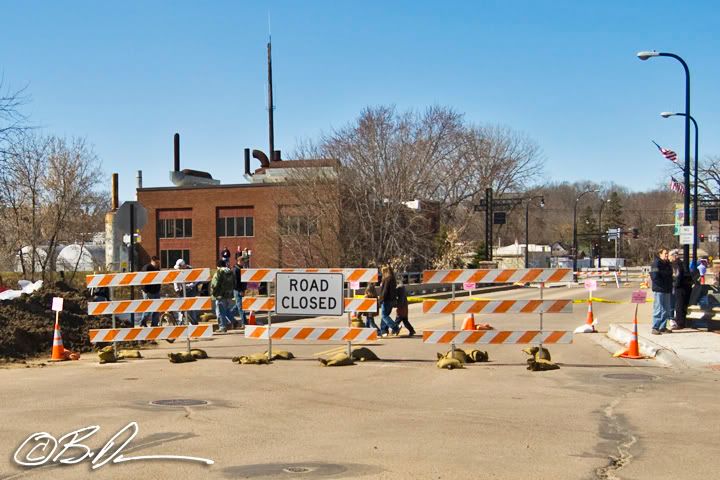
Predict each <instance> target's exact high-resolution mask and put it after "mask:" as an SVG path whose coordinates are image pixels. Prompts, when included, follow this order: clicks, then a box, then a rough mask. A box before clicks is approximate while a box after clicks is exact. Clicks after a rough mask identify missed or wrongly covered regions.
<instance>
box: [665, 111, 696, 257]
mask: <svg viewBox="0 0 720 480" xmlns="http://www.w3.org/2000/svg"><path fill="white" fill-rule="evenodd" d="M660 116H661V117H663V118H670V117H675V116H678V117H685V116H686V115H685V114H684V113H674V112H662V113H661V114H660ZM689 118H690V121H691V122H692V123H693V125H694V126H695V165H694V166H695V186H694V187H693V248H692V259H693V265H694V266H695V268H697V264H698V263H697V262H698V260H697V239H698V231H697V229H698V135H699V133H698V124H697V122H696V121H695V118H693V116H692V115H690V117H689Z"/></svg>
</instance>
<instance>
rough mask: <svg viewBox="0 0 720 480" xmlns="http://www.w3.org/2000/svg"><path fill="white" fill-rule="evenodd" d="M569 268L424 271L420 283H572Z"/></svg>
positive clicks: (571, 274)
mask: <svg viewBox="0 0 720 480" xmlns="http://www.w3.org/2000/svg"><path fill="white" fill-rule="evenodd" d="M572 281H573V273H572V270H571V269H569V268H510V269H466V270H425V271H424V272H423V279H422V283H555V282H572Z"/></svg>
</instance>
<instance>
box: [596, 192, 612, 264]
mask: <svg viewBox="0 0 720 480" xmlns="http://www.w3.org/2000/svg"><path fill="white" fill-rule="evenodd" d="M608 203H610V199H609V198H608V199H607V200H603V201H602V202H600V213H599V214H598V231H599V232H600V241H599V242H598V268H601V267H602V231H603V226H602V211H603V208H605V205H606V204H608Z"/></svg>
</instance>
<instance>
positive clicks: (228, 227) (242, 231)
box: [215, 217, 255, 237]
mask: <svg viewBox="0 0 720 480" xmlns="http://www.w3.org/2000/svg"><path fill="white" fill-rule="evenodd" d="M215 233H216V234H217V236H218V237H252V236H254V235H255V229H254V219H253V217H221V218H218V219H217V223H216V232H215Z"/></svg>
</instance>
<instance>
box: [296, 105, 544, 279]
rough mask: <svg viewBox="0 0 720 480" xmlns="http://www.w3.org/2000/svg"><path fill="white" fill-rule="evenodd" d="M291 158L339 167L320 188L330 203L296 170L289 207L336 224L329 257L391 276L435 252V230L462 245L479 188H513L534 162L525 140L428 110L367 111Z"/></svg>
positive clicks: (439, 252) (536, 166) (534, 169)
mask: <svg viewBox="0 0 720 480" xmlns="http://www.w3.org/2000/svg"><path fill="white" fill-rule="evenodd" d="M295 156H296V157H297V158H304V159H308V158H316V159H317V158H321V159H336V160H337V161H338V162H339V166H338V168H337V170H336V174H335V177H334V178H333V180H332V182H334V183H333V185H336V186H337V187H329V186H326V187H325V188H324V189H323V190H322V191H324V192H331V194H332V195H334V197H332V198H326V197H324V196H323V195H318V193H317V192H320V191H321V185H318V184H317V179H314V180H313V179H308V178H303V175H304V173H300V172H302V170H301V169H298V172H299V173H298V176H297V178H295V179H294V182H293V184H294V185H295V187H296V188H295V189H294V192H296V198H295V199H294V200H293V201H288V203H289V204H291V205H302V209H303V211H304V212H305V213H306V214H307V215H308V216H309V217H313V218H323V219H326V220H328V221H332V220H333V219H335V221H337V222H339V226H338V230H337V232H334V233H335V234H336V238H337V239H338V242H339V243H340V244H341V245H342V246H343V248H340V249H339V248H338V247H337V245H332V246H330V244H329V243H327V242H322V243H323V244H324V245H325V246H326V247H329V248H331V249H332V250H333V251H334V252H336V253H335V254H333V255H332V256H333V258H336V261H340V262H341V264H343V265H380V264H384V263H391V264H393V265H395V266H396V267H398V269H399V270H402V269H403V268H408V267H414V268H423V267H424V266H427V265H429V264H431V263H432V262H433V259H434V258H435V257H438V256H440V257H441V256H443V255H444V253H445V252H444V251H443V248H440V249H439V248H438V245H439V244H441V243H443V242H445V241H446V240H447V239H441V240H440V241H439V239H438V236H439V235H440V234H441V225H447V226H448V229H446V230H444V231H451V232H453V236H452V238H454V239H455V240H457V243H458V244H465V243H467V245H468V248H471V243H469V242H465V241H464V240H465V239H462V238H460V235H461V234H462V232H464V231H465V226H464V225H465V223H466V220H467V218H468V212H470V211H471V208H468V207H469V206H470V207H471V204H472V200H473V199H474V198H475V197H476V196H477V195H478V193H479V192H482V191H484V189H485V188H486V187H487V186H494V187H495V188H496V189H498V190H499V191H505V190H507V189H516V188H521V187H522V186H524V185H525V184H526V183H528V182H529V181H530V180H531V179H532V178H533V176H534V175H535V174H537V173H539V171H540V169H541V166H542V160H541V158H540V156H539V149H538V147H537V145H536V144H534V143H533V142H532V141H530V140H528V139H526V138H524V137H521V136H519V135H517V134H515V133H514V132H512V131H511V130H509V129H504V128H499V127H474V126H468V125H467V124H466V123H465V122H464V119H463V116H462V115H461V114H459V113H457V112H454V111H453V110H451V109H448V108H444V107H437V106H435V107H430V108H428V109H426V110H424V111H422V112H418V111H409V112H403V113H399V112H397V111H396V109H395V108H394V107H387V106H381V107H373V108H366V109H365V110H363V112H361V114H360V116H359V118H358V119H357V120H355V121H353V122H351V123H350V124H349V125H347V126H346V127H344V128H342V129H339V130H336V131H334V132H332V133H330V134H326V135H323V136H322V137H321V138H320V139H319V140H318V141H317V142H314V143H310V142H309V143H305V144H303V145H301V146H300V147H298V149H297V151H296V153H295ZM325 181H327V179H325ZM332 182H331V183H332ZM326 185H329V184H326ZM337 219H340V220H337ZM456 237H457V238H456ZM318 238H319V236H318ZM445 243H446V242H445ZM310 244H311V242H304V245H310ZM299 247H300V245H298V250H299ZM338 252H340V253H338ZM338 255H339V258H338Z"/></svg>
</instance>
